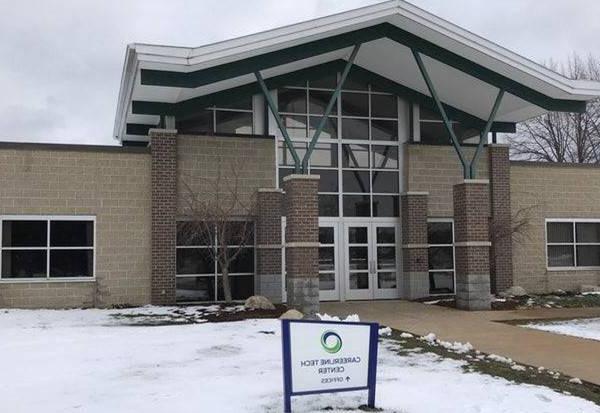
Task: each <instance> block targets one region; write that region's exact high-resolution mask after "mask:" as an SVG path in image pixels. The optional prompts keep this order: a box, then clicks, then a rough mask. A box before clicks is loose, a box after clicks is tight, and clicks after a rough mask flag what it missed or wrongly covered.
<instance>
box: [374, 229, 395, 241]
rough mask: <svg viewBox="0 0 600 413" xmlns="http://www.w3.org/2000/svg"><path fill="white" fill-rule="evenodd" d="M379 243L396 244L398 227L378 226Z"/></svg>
mask: <svg viewBox="0 0 600 413" xmlns="http://www.w3.org/2000/svg"><path fill="white" fill-rule="evenodd" d="M377 243H378V244H395V243H396V229H395V228H391V227H379V228H377Z"/></svg>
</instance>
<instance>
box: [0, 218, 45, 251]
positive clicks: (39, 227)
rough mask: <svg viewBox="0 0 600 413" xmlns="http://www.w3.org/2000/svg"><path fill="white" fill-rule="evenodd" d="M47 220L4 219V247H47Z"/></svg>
mask: <svg viewBox="0 0 600 413" xmlns="http://www.w3.org/2000/svg"><path fill="white" fill-rule="evenodd" d="M47 231H48V222H47V221H4V222H3V223H2V246H3V247H45V246H46V245H47V244H48V239H47Z"/></svg>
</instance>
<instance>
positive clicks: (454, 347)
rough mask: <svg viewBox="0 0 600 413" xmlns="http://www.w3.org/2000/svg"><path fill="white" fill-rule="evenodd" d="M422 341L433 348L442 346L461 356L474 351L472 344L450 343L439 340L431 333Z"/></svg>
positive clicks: (422, 338)
mask: <svg viewBox="0 0 600 413" xmlns="http://www.w3.org/2000/svg"><path fill="white" fill-rule="evenodd" d="M421 340H424V341H426V342H427V343H429V344H430V345H432V346H441V347H444V348H445V349H446V350H450V351H453V352H455V353H459V354H463V353H468V352H469V351H473V346H472V345H471V343H459V342H457V341H455V342H453V343H452V342H449V341H444V340H438V338H437V336H436V335H435V334H434V333H429V334H427V335H425V336H423V337H421Z"/></svg>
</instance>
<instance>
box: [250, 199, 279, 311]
mask: <svg viewBox="0 0 600 413" xmlns="http://www.w3.org/2000/svg"><path fill="white" fill-rule="evenodd" d="M282 201H283V191H282V190H281V189H271V188H261V189H259V190H258V218H257V221H256V248H257V249H256V275H257V278H258V280H257V283H256V285H257V287H258V288H257V289H258V293H259V294H260V295H264V296H265V297H267V298H268V299H269V300H271V301H272V302H275V303H280V302H281V290H282V284H281V282H282V274H281V248H282V243H281V215H282Z"/></svg>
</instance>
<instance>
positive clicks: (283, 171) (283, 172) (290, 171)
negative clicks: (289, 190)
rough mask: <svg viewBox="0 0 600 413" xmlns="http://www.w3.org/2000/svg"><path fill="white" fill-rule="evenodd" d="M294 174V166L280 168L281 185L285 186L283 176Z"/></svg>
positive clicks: (281, 186)
mask: <svg viewBox="0 0 600 413" xmlns="http://www.w3.org/2000/svg"><path fill="white" fill-rule="evenodd" d="M293 174H294V170H293V169H292V168H279V187H280V188H283V178H285V177H286V176H288V175H293Z"/></svg>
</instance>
